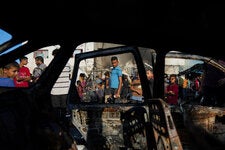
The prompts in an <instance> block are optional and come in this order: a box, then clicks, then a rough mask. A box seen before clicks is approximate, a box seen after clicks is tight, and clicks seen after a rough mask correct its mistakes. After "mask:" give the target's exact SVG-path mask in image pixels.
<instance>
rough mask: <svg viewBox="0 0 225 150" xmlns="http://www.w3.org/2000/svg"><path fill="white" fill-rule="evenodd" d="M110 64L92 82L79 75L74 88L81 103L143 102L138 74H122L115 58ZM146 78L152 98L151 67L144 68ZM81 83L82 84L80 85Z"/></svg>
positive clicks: (114, 57)
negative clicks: (108, 67) (107, 68)
mask: <svg viewBox="0 0 225 150" xmlns="http://www.w3.org/2000/svg"><path fill="white" fill-rule="evenodd" d="M111 64H112V67H111V69H110V70H109V71H108V70H107V71H105V72H104V73H103V74H104V76H103V77H102V75H101V74H100V75H97V76H96V77H95V78H94V79H93V80H87V78H89V77H87V76H85V74H83V73H81V74H80V78H79V80H78V81H77V84H76V88H77V91H78V95H79V97H80V100H81V102H85V101H88V102H90V100H92V99H93V101H95V102H99V103H120V102H127V100H131V101H133V102H143V101H144V99H143V94H142V87H141V81H140V78H139V74H138V72H136V73H135V75H134V76H129V75H128V74H125V73H123V72H122V69H121V67H120V66H119V60H118V58H117V57H116V56H113V57H111ZM146 76H147V79H148V82H149V86H150V89H151V97H153V81H154V76H153V68H152V67H149V66H148V67H146ZM81 82H84V83H83V84H81ZM89 82H91V84H89ZM93 84H94V86H93ZM88 85H91V86H92V87H89V86H88ZM93 97H94V98H93Z"/></svg>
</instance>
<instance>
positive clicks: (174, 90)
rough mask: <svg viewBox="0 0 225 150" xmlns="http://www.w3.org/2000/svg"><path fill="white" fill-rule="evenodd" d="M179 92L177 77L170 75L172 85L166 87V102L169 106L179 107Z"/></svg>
mask: <svg viewBox="0 0 225 150" xmlns="http://www.w3.org/2000/svg"><path fill="white" fill-rule="evenodd" d="M178 92H179V87H178V84H177V83H176V75H175V74H171V75H170V84H169V85H168V86H167V87H166V95H167V97H166V101H167V103H168V104H169V105H177V104H178Z"/></svg>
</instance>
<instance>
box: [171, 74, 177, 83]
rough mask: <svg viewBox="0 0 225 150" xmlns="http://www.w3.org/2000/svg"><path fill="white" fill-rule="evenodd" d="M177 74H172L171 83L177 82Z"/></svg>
mask: <svg viewBox="0 0 225 150" xmlns="http://www.w3.org/2000/svg"><path fill="white" fill-rule="evenodd" d="M176 78H177V76H176V75H175V74H171V75H170V83H176Z"/></svg>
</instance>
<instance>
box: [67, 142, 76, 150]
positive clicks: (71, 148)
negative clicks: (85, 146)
mask: <svg viewBox="0 0 225 150" xmlns="http://www.w3.org/2000/svg"><path fill="white" fill-rule="evenodd" d="M68 150H78V148H77V144H76V142H74V143H73V144H72V145H71V147H70V148H69V149H68Z"/></svg>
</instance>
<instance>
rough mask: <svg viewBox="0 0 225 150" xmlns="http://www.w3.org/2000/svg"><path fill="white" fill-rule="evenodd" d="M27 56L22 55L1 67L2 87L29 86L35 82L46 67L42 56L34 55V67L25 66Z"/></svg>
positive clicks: (0, 83) (0, 84)
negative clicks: (31, 68)
mask: <svg viewBox="0 0 225 150" xmlns="http://www.w3.org/2000/svg"><path fill="white" fill-rule="evenodd" d="M27 64H28V58H27V57H26V56H23V57H21V58H19V63H18V62H17V61H14V62H11V63H9V64H7V65H5V66H4V67H3V68H1V74H0V81H1V82H0V86H3V87H29V85H31V84H32V83H34V82H36V81H37V80H38V78H39V77H40V75H41V74H42V72H43V71H44V70H45V68H46V67H47V66H46V64H44V58H43V57H42V56H37V57H35V64H36V67H35V68H34V69H33V71H32V73H31V70H30V69H29V68H28V67H27V66H26V65H27Z"/></svg>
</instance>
